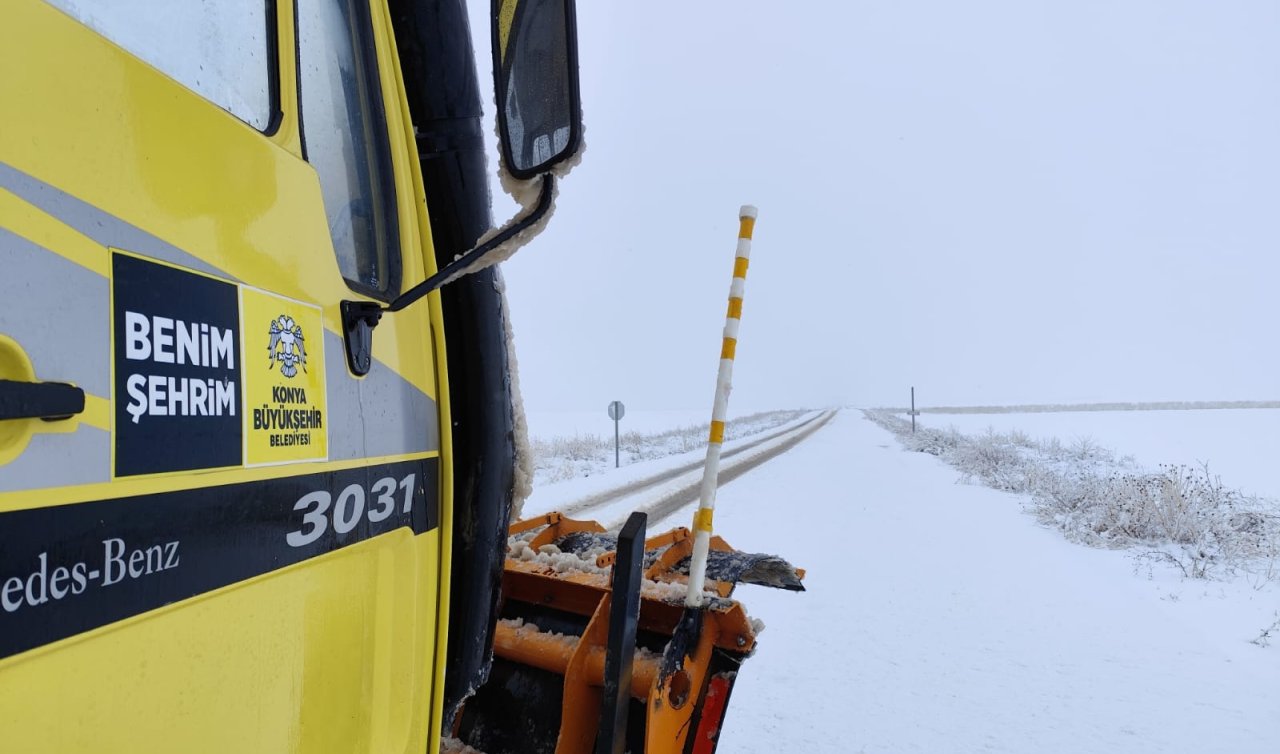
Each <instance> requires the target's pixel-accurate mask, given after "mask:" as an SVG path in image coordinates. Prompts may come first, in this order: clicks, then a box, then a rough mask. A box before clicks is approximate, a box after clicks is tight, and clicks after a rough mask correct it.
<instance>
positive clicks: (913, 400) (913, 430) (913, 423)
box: [907, 385, 920, 435]
mask: <svg viewBox="0 0 1280 754" xmlns="http://www.w3.org/2000/svg"><path fill="white" fill-rule="evenodd" d="M907 413H908V414H911V434H913V435H914V434H915V433H916V417H917V416H919V415H920V412H919V411H916V388H915V385H912V386H911V410H910V411H908V412H907Z"/></svg>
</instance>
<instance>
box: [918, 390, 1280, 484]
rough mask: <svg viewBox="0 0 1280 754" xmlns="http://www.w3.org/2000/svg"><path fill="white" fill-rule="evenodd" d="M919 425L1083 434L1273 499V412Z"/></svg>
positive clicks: (1276, 443) (1276, 413)
mask: <svg viewBox="0 0 1280 754" xmlns="http://www.w3.org/2000/svg"><path fill="white" fill-rule="evenodd" d="M917 421H918V422H919V423H920V424H921V425H923V426H926V427H936V428H939V429H946V428H947V427H955V428H956V429H958V430H960V431H961V432H963V433H965V434H969V435H973V434H978V433H982V432H985V431H987V429H988V428H991V429H994V430H995V431H997V432H1009V431H1011V430H1020V431H1022V432H1025V433H1027V434H1028V435H1030V436H1031V437H1033V438H1036V439H1039V438H1047V437H1056V438H1058V439H1060V440H1062V441H1063V442H1071V441H1074V440H1076V439H1077V438H1090V439H1092V440H1093V441H1094V442H1096V443H1098V444H1099V445H1102V446H1104V447H1107V448H1110V449H1111V450H1114V451H1115V452H1116V453H1117V454H1119V455H1122V456H1123V455H1131V456H1133V458H1134V459H1135V460H1136V461H1137V462H1138V463H1140V464H1142V465H1143V466H1146V467H1151V468H1154V467H1155V466H1157V465H1158V464H1162V463H1163V464H1182V465H1186V466H1199V465H1200V464H1201V463H1203V462H1207V463H1208V464H1209V470H1210V472H1211V473H1213V474H1215V475H1217V476H1220V477H1221V478H1222V481H1223V483H1224V484H1226V485H1227V486H1229V487H1232V488H1235V489H1240V490H1242V491H1244V492H1247V493H1251V494H1255V495H1264V496H1266V497H1272V498H1277V499H1280V473H1277V470H1276V459H1277V458H1280V410H1277V409H1218V410H1201V411H1082V412H1064V413H1026V414H923V415H921V416H919V417H917Z"/></svg>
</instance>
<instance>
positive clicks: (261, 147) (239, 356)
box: [0, 0, 448, 752]
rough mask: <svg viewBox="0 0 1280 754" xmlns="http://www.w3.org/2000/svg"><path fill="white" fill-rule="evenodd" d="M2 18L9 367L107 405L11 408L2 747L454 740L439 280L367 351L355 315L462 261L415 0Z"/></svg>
mask: <svg viewBox="0 0 1280 754" xmlns="http://www.w3.org/2000/svg"><path fill="white" fill-rule="evenodd" d="M5 13H6V19H5V22H4V23H3V24H0V103H2V104H0V107H3V109H4V112H5V114H6V122H5V125H4V127H3V128H0V270H3V272H4V274H3V275H0V300H2V301H4V302H5V303H4V305H3V309H0V380H4V381H8V383H21V384H24V385H27V384H31V385H36V384H41V383H43V384H46V385H47V384H50V383H55V384H59V385H64V386H65V387H66V389H67V390H71V391H73V392H76V393H79V394H82V395H83V407H82V408H80V409H79V410H75V411H71V413H70V416H69V418H64V419H60V420H58V421H45V419H44V418H43V417H42V416H40V415H33V416H24V417H21V418H13V419H0V710H4V714H3V715H0V741H3V742H4V743H3V746H0V748H4V749H5V750H9V749H12V750H15V751H89V750H92V751H99V752H101V751H108V752H110V751H119V752H126V751H127V752H132V751H159V750H168V751H195V752H198V751H209V752H215V751H217V752H225V751H245V752H250V751H263V752H279V751H291V752H294V751H296V752H302V751H423V750H425V749H426V748H427V746H428V741H430V740H433V737H434V736H438V733H439V732H438V731H432V730H431V727H432V720H431V710H432V707H433V705H432V699H433V695H434V694H435V693H436V688H435V684H434V679H435V677H436V672H435V668H436V659H435V658H436V654H437V637H438V635H439V634H440V630H439V626H438V624H437V611H438V608H439V602H440V588H441V579H442V577H443V574H444V573H445V570H444V569H445V567H446V566H445V565H444V564H443V563H442V561H441V557H442V547H441V539H440V537H441V531H440V523H441V512H442V508H441V506H442V500H443V498H444V497H445V495H444V493H443V492H442V489H447V484H448V476H447V475H448V470H447V465H445V466H444V467H443V468H442V463H441V461H442V459H441V433H440V415H441V408H440V406H439V404H438V400H439V398H440V396H439V392H440V391H439V385H440V375H439V372H438V369H437V360H436V347H437V343H436V338H435V336H434V334H433V333H434V332H436V331H437V330H438V326H439V307H438V302H429V303H430V305H429V306H426V305H424V306H420V307H416V308H415V309H413V310H411V311H405V312H402V313H400V314H399V315H398V316H397V317H395V318H389V319H388V320H387V321H385V322H384V323H383V324H382V325H381V326H380V327H379V329H378V337H377V338H376V339H375V340H374V343H373V364H372V367H371V369H370V370H369V372H368V374H367V375H363V376H356V375H354V374H352V372H351V371H350V370H349V369H348V367H347V363H346V357H345V348H344V343H343V337H342V332H343V329H342V318H341V312H340V304H341V302H342V301H343V300H347V299H353V298H354V299H362V300H374V301H382V302H387V301H390V300H392V299H393V298H394V297H395V296H396V294H397V293H399V292H400V291H401V290H402V289H403V288H404V287H405V286H406V284H410V283H412V282H413V281H416V280H420V279H422V278H423V277H425V276H426V275H427V274H429V273H430V272H432V271H434V256H433V252H432V249H431V242H430V236H429V231H428V230H427V229H426V227H425V222H424V218H425V210H424V209H422V199H423V197H422V190H421V185H420V181H419V180H418V179H417V178H416V175H415V169H416V154H415V152H414V146H413V141H412V129H411V126H410V125H409V124H408V123H407V119H406V118H405V116H404V114H403V107H402V100H403V92H402V91H401V86H400V83H399V77H398V74H397V69H396V66H395V63H394V61H395V53H394V40H393V39H392V36H391V31H390V24H389V21H388V19H387V12H386V7H385V3H384V2H382V0H372V1H371V2H365V1H364V0H297V2H296V5H295V3H294V2H288V1H281V0H236V1H235V2H224V3H203V4H153V3H141V2H139V3H89V2H80V1H79V0H55V2H53V3H49V4H47V3H44V2H39V1H38V0H16V1H15V2H14V3H11V4H9V5H7V6H6V10H5ZM5 385H6V383H5V382H0V390H3V389H4V387H5ZM24 389H25V388H24ZM45 395H46V397H47V396H48V395H49V393H48V392H47V391H46V393H45ZM3 405H4V394H0V407H2V406H3ZM28 408H30V406H28ZM72 408H73V409H74V408H76V407H75V406H72ZM69 410H70V409H65V408H63V409H60V410H59V411H69ZM446 502H447V501H446Z"/></svg>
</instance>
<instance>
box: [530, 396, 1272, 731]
mask: <svg viewBox="0 0 1280 754" xmlns="http://www.w3.org/2000/svg"><path fill="white" fill-rule="evenodd" d="M948 418H949V417H948ZM1099 434H1101V433H1099ZM1106 439H1109V438H1106ZM667 462H668V463H672V464H673V465H674V464H676V463H677V462H676V461H675V460H674V459H672V460H668V461H667ZM655 463H656V462H655ZM605 476H606V478H607V477H608V476H610V475H605ZM956 476H957V474H956V471H955V470H954V469H953V468H951V467H949V466H947V465H945V464H943V463H942V462H941V461H939V460H938V459H936V458H934V457H932V456H928V455H925V454H921V453H909V452H904V451H903V450H902V449H901V447H900V446H899V444H898V443H897V441H896V440H895V439H894V437H893V436H892V435H891V434H889V433H888V432H886V431H885V430H883V429H881V428H880V427H878V426H876V425H874V424H873V423H871V422H869V421H867V420H865V419H864V418H863V417H862V415H861V413H860V412H854V411H844V412H841V413H840V414H839V415H837V416H836V418H835V419H834V420H833V421H832V422H831V423H829V424H828V425H827V426H826V427H825V428H823V429H821V430H819V431H818V432H817V433H816V434H814V435H813V436H812V437H810V438H809V439H807V440H806V441H804V442H803V443H801V444H800V445H799V446H797V447H796V448H794V449H792V450H790V451H788V452H786V453H784V454H782V455H781V456H779V457H778V458H776V459H774V460H772V461H770V462H769V463H767V464H765V465H764V466H762V467H760V468H759V469H756V470H753V471H750V472H748V473H747V474H746V475H745V476H743V477H742V478H740V479H739V480H738V481H736V482H734V483H733V484H730V485H727V486H725V487H723V488H722V489H721V490H720V493H719V496H718V504H717V515H716V526H717V533H718V534H721V535H723V536H724V537H725V538H726V539H728V540H729V541H730V542H732V543H733V544H734V545H735V546H736V547H738V548H741V549H744V550H749V551H756V552H773V553H777V554H780V555H783V556H784V557H788V558H789V559H791V560H793V561H794V562H795V563H796V565H799V566H801V567H804V568H806V569H807V570H808V576H807V578H806V585H807V587H808V591H807V592H806V593H803V594H793V593H787V592H776V591H773V590H768V589H762V588H756V587H743V588H742V589H740V590H739V592H738V595H737V596H738V597H739V598H740V599H742V600H743V601H744V602H745V603H746V604H747V607H748V609H749V610H750V612H751V614H752V615H754V616H756V617H759V618H762V619H763V620H764V621H765V623H766V624H767V626H768V628H767V630H766V631H765V632H764V634H763V635H762V636H761V641H760V646H759V650H758V653H757V655H756V656H755V657H753V658H752V659H751V660H749V661H748V662H747V663H746V664H745V665H744V667H743V671H742V673H741V676H740V678H739V681H738V684H737V687H736V689H735V691H734V697H733V699H732V700H731V703H730V709H729V711H728V715H727V720H726V724H725V730H724V735H723V739H722V742H721V746H720V751H723V752H735V753H737V752H746V753H747V754H752V753H754V752H762V753H763V752H770V753H772V752H776V751H779V750H783V749H786V750H792V751H805V752H860V751H865V752H910V751H928V752H939V751H947V752H952V751H955V752H969V751H1003V752H1026V751H1047V752H1148V751H1149V752H1197V753H1199V752H1276V751H1280V635H1278V636H1277V637H1276V642H1275V644H1276V645H1273V646H1269V647H1264V646H1260V645H1261V644H1266V642H1265V641H1261V642H1258V643H1252V642H1251V640H1256V639H1258V637H1259V635H1260V633H1261V632H1262V631H1263V629H1264V628H1266V627H1267V626H1269V625H1272V624H1273V623H1274V622H1275V621H1276V620H1277V618H1278V617H1280V591H1277V586H1276V584H1275V583H1274V582H1263V583H1250V582H1246V581H1245V580H1242V579H1237V580H1234V581H1204V580H1186V579H1183V578H1182V577H1181V576H1179V575H1176V574H1175V573H1174V572H1172V571H1170V570H1169V569H1167V568H1160V567H1152V568H1148V567H1146V566H1143V567H1141V568H1137V567H1135V561H1134V559H1133V557H1132V556H1131V555H1130V554H1127V553H1126V552H1124V551H1115V550H1101V549H1093V548H1089V547H1084V546H1081V545H1077V544H1072V543H1070V542H1068V541H1066V540H1065V539H1064V538H1063V537H1062V536H1061V534H1059V533H1058V532H1057V531H1054V530H1051V529H1047V528H1044V527H1041V526H1039V525H1037V523H1036V521H1035V519H1034V518H1032V517H1031V516H1028V515H1026V514H1024V513H1023V511H1022V505H1021V502H1020V501H1019V499H1018V498H1017V497H1016V496H1014V495H1011V494H1007V493H1001V492H997V491H994V490H991V489H987V488H985V487H980V486H977V485H962V484H957V483H956ZM619 481H621V479H619ZM577 486H578V484H568V485H551V486H548V487H546V488H545V489H543V490H541V491H540V493H539V494H540V496H539V498H538V507H539V508H545V509H550V508H554V507H555V502H556V500H555V496H556V488H557V487H561V488H562V489H563V490H565V494H566V495H568V494H575V495H576V494H578V493H579V490H578V489H576V488H577ZM1276 633H1277V634H1280V631H1277V632H1276Z"/></svg>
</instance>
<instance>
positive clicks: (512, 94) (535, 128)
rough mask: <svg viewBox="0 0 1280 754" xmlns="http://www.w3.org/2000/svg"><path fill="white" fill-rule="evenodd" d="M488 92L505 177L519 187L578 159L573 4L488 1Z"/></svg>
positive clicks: (579, 139)
mask: <svg viewBox="0 0 1280 754" xmlns="http://www.w3.org/2000/svg"><path fill="white" fill-rule="evenodd" d="M490 8H491V16H492V19H491V20H492V36H493V84H494V93H495V95H496V101H497V104H498V112H497V120H498V136H499V141H500V145H499V148H500V149H501V150H502V160H503V163H504V164H505V165H506V168H507V172H509V173H510V174H511V175H512V176H514V177H515V178H518V179H521V180H527V179H529V178H533V177H535V176H537V175H540V174H542V173H545V172H546V171H548V170H550V169H551V168H552V167H554V166H556V165H557V164H559V163H561V162H563V161H565V160H567V159H568V158H570V157H572V156H573V155H574V154H576V153H577V152H578V149H579V148H580V147H581V144H582V102H581V99H580V96H579V91H578V33H577V13H576V9H575V7H574V0H493V2H492V5H491V6H490Z"/></svg>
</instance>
